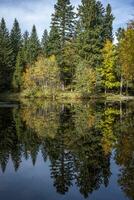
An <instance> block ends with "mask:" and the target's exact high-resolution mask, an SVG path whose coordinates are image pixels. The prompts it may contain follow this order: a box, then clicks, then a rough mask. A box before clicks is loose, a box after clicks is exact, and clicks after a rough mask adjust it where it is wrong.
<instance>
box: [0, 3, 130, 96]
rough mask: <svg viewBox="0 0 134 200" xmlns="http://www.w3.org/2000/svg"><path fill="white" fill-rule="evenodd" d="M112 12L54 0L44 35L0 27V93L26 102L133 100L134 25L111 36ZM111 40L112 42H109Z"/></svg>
mask: <svg viewBox="0 0 134 200" xmlns="http://www.w3.org/2000/svg"><path fill="white" fill-rule="evenodd" d="M114 20H115V17H114V15H113V12H112V7H111V5H110V4H108V5H107V6H106V7H104V5H103V4H102V3H101V2H100V1H96V0H81V4H80V5H79V6H78V8H77V9H75V8H74V7H73V5H72V4H71V2H70V0H57V3H56V4H55V5H54V13H53V14H52V15H51V25H50V30H49V31H48V30H46V29H45V30H44V33H43V36H42V38H41V39H40V38H39V37H38V34H37V30H36V26H35V25H33V27H32V30H31V33H29V32H28V31H27V30H26V31H25V32H23V33H22V30H21V28H20V24H19V22H18V20H17V19H15V20H14V23H13V27H12V29H11V30H10V31H9V30H8V28H7V25H6V21H5V19H4V18H2V19H1V22H0V92H1V93H4V92H7V91H8V92H9V91H10V93H17V94H19V95H20V96H21V97H27V98H41V97H43V98H53V99H56V98H67V97H68V98H89V97H91V96H100V95H109V94H114V95H120V96H133V95H134V93H133V89H134V20H131V21H129V22H128V24H127V25H126V27H124V28H122V27H121V28H119V29H118V30H117V31H116V33H115V34H114V33H113V32H114V31H113V22H114ZM115 38H116V41H115Z"/></svg>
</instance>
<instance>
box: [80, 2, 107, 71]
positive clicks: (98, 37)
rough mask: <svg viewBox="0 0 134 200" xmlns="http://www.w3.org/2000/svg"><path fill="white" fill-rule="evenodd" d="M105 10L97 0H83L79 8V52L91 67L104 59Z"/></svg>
mask: <svg viewBox="0 0 134 200" xmlns="http://www.w3.org/2000/svg"><path fill="white" fill-rule="evenodd" d="M104 11H105V10H104V8H103V6H102V4H101V2H99V1H97V2H96V1H95V0H82V4H81V5H80V6H79V9H78V20H79V22H78V25H79V26H78V30H77V47H78V54H79V55H80V57H81V58H82V59H85V60H87V61H88V63H89V66H91V67H97V66H99V65H100V63H101V59H102V58H101V49H102V48H103V45H104V35H103V26H104Z"/></svg>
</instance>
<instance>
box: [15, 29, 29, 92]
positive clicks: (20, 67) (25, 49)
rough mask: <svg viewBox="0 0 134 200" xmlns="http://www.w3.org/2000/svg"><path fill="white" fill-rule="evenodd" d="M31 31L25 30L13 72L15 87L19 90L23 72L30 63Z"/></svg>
mask: <svg viewBox="0 0 134 200" xmlns="http://www.w3.org/2000/svg"><path fill="white" fill-rule="evenodd" d="M28 62H29V33H28V31H25V33H24V35H23V38H22V46H21V48H20V50H19V52H18V55H17V59H16V65H15V70H14V74H13V87H14V89H15V90H16V91H19V90H20V88H21V84H22V73H23V71H24V70H25V68H26V66H27V65H28V64H29V63H28Z"/></svg>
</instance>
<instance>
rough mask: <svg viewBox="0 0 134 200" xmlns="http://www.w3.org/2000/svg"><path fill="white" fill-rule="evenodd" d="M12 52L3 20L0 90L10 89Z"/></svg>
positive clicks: (0, 37)
mask: <svg viewBox="0 0 134 200" xmlns="http://www.w3.org/2000/svg"><path fill="white" fill-rule="evenodd" d="M12 55H13V51H12V46H11V42H10V37H9V32H8V30H7V28H6V23H5V20H4V19H3V18H2V20H1V23H0V90H1V91H2V90H7V89H10V88H11V82H12V74H13V67H12V61H13V56H12Z"/></svg>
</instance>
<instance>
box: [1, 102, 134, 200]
mask: <svg viewBox="0 0 134 200" xmlns="http://www.w3.org/2000/svg"><path fill="white" fill-rule="evenodd" d="M0 105H1V106H0V200H81V199H90V200H126V199H134V103H133V102H130V103H108V102H107V103H105V102H104V103H103V102H101V103H100V102H88V103H87V102H85V103H74V104H71V103H67V104H57V103H50V102H49V103H48V102H43V103H42V102H36V103H25V104H23V105H22V104H21V105H20V104H19V105H16V104H13V105H12V103H10V104H9V103H8V104H7V103H2V104H0Z"/></svg>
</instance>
